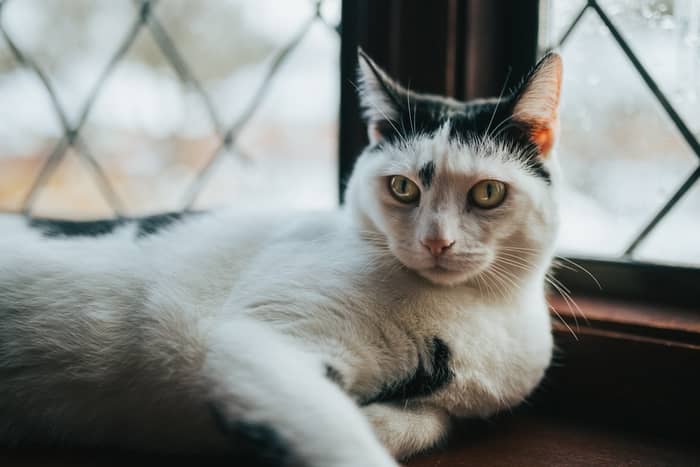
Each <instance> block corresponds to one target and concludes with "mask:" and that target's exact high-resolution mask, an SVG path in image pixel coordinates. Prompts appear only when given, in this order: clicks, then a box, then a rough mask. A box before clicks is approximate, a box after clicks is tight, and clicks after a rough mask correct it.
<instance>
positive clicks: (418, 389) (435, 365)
mask: <svg viewBox="0 0 700 467" xmlns="http://www.w3.org/2000/svg"><path fill="white" fill-rule="evenodd" d="M429 349H430V350H429V354H428V359H427V360H429V363H428V365H426V364H425V363H424V359H420V358H419V363H418V366H417V367H416V369H415V370H414V371H413V373H412V374H411V375H409V376H408V377H406V378H404V379H402V380H399V381H395V382H392V383H389V384H386V385H384V387H383V388H382V390H381V391H380V392H379V394H377V395H375V396H373V397H371V398H370V399H369V400H367V401H366V402H364V405H366V404H372V403H374V402H399V401H405V400H407V399H413V398H417V397H425V396H429V395H431V394H432V393H434V392H435V391H437V390H438V389H440V388H443V387H445V386H447V385H448V384H449V383H450V381H452V378H454V373H453V372H452V370H451V369H450V348H449V347H448V346H447V344H446V343H445V341H443V340H442V339H440V338H439V337H433V339H432V341H430V342H429Z"/></svg>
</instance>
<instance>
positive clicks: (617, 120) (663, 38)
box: [540, 0, 700, 266]
mask: <svg viewBox="0 0 700 467" xmlns="http://www.w3.org/2000/svg"><path fill="white" fill-rule="evenodd" d="M699 21H700V5H699V4H698V2H694V1H687V0H685V1H684V0H675V1H674V0H641V1H623V0H600V1H590V2H586V1H568V0H547V1H542V2H541V29H540V46H541V48H550V47H555V46H560V47H561V52H562V54H563V56H564V59H565V63H566V69H565V77H564V87H563V96H562V99H563V100H562V111H561V120H562V122H561V129H562V132H561V144H560V160H561V162H562V165H563V170H564V174H565V176H566V179H567V183H566V188H565V191H564V199H563V203H562V204H563V210H562V214H563V228H562V234H561V241H562V244H561V250H562V253H564V254H574V255H587V256H594V257H602V258H619V257H621V256H624V257H626V258H631V259H633V260H639V261H644V262H653V263H666V264H685V265H692V266H699V265H700V248H699V247H698V243H697V239H698V236H699V235H700V183H697V180H698V178H699V176H700V167H699V164H698V163H699V162H700V161H699V159H698V157H700V145H699V144H698V141H697V136H698V135H700V112H699V111H698V109H700V105H698V104H699V102H698V99H700V79H699V78H700V76H699V73H700V54H699V53H698V52H699V51H700V22H699Z"/></svg>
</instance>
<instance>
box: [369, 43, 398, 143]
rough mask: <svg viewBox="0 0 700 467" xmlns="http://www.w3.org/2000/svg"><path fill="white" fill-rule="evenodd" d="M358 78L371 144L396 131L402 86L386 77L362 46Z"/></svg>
mask: <svg viewBox="0 0 700 467" xmlns="http://www.w3.org/2000/svg"><path fill="white" fill-rule="evenodd" d="M357 55H358V57H357V61H358V64H359V66H358V70H357V81H358V91H359V96H360V106H361V108H362V115H363V117H364V119H365V122H366V123H367V135H368V136H369V140H370V142H371V143H372V144H375V143H378V142H379V141H381V140H383V139H384V138H385V137H387V136H388V134H389V132H392V131H396V130H395V128H396V126H397V124H398V123H397V122H399V121H400V119H401V112H402V110H403V107H402V105H401V102H402V100H401V99H402V97H401V96H402V95H403V93H405V91H404V89H403V88H402V87H401V86H400V85H399V84H398V83H396V82H395V81H394V80H392V79H391V78H389V76H388V75H387V74H386V72H385V71H384V70H382V69H381V68H379V66H378V65H377V64H376V63H374V61H373V60H372V59H371V58H369V56H368V55H367V54H366V53H365V52H364V50H362V49H361V48H358V49H357Z"/></svg>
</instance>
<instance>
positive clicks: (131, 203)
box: [0, 0, 340, 218]
mask: <svg viewBox="0 0 700 467" xmlns="http://www.w3.org/2000/svg"><path fill="white" fill-rule="evenodd" d="M314 4H315V2H312V1H309V0H289V1H285V2H279V1H276V0H260V1H258V0H256V1H250V0H231V1H227V2H221V1H219V0H206V1H204V0H203V1H201V2H191V1H189V0H169V1H168V2H165V1H163V2H157V3H154V5H156V7H155V8H154V10H153V14H154V15H155V17H156V19H157V21H158V23H159V24H160V26H162V28H163V30H164V31H165V33H166V34H167V35H168V36H169V37H168V38H167V39H166V42H167V41H168V40H172V45H173V47H175V50H176V52H175V54H177V55H179V56H181V57H182V59H183V60H184V62H185V64H186V66H188V67H189V68H190V69H191V71H192V73H193V75H194V76H195V77H196V78H197V80H198V81H199V83H201V90H203V92H204V93H205V94H206V95H207V96H209V100H210V102H211V107H209V106H208V103H207V102H206V101H205V100H203V98H202V95H201V94H200V93H199V92H198V90H197V89H196V87H193V86H191V85H190V84H188V83H186V82H184V81H183V80H182V79H181V78H182V75H181V74H179V73H178V72H177V70H176V67H175V66H173V61H174V60H176V57H175V56H174V55H175V54H173V51H172V50H166V51H165V53H164V51H163V50H162V47H161V46H162V43H158V41H157V40H155V38H154V36H153V34H152V33H153V31H152V30H151V27H152V26H153V24H150V25H149V24H145V25H143V26H142V27H141V30H140V32H139V34H138V35H137V36H136V40H135V41H134V42H133V43H132V44H131V45H130V46H129V48H128V50H127V51H126V53H125V55H124V57H122V59H121V60H120V61H119V62H118V64H117V66H116V67H115V68H114V69H113V71H112V72H111V73H110V75H109V76H108V78H107V80H106V81H105V83H104V86H103V87H102V88H101V90H100V93H99V94H98V97H97V99H96V101H95V103H94V106H93V108H92V110H91V112H90V113H89V114H88V117H87V120H86V123H85V126H84V127H83V129H82V132H81V138H82V140H83V141H84V142H85V144H86V145H87V147H88V148H89V149H90V151H91V153H92V154H93V155H94V157H95V159H96V161H97V162H98V163H99V164H100V166H101V167H102V168H103V170H104V171H105V173H106V176H107V177H108V179H109V180H110V182H111V184H112V185H113V187H114V189H115V191H116V192H117V195H118V196H119V198H120V199H121V200H122V201H123V202H124V204H125V208H126V211H125V214H127V215H140V214H146V213H152V212H156V211H164V210H165V211H170V210H175V209H179V208H181V207H182V206H183V201H184V199H185V193H186V192H187V190H188V188H189V187H190V186H192V184H193V182H194V180H196V178H197V176H198V174H199V172H200V170H202V168H204V167H205V166H206V165H207V163H208V162H209V161H210V159H211V157H212V155H213V154H214V153H215V152H216V151H217V148H219V146H220V144H221V132H222V131H225V130H227V129H228V128H230V127H232V126H233V125H234V123H236V122H237V121H238V119H239V118H240V117H241V116H242V115H243V113H244V111H245V110H246V109H247V108H248V106H249V104H250V103H251V102H252V101H253V96H254V95H255V92H256V90H257V89H259V87H260V85H261V83H262V80H263V77H264V76H265V75H266V73H267V71H268V69H269V67H270V66H271V64H272V63H273V61H274V58H275V57H276V56H277V54H278V52H279V51H280V50H282V49H283V48H284V47H286V45H287V44H288V43H289V42H290V41H291V40H292V39H293V38H294V37H295V36H296V35H297V33H298V32H299V31H300V30H301V29H302V26H304V25H305V24H307V22H308V21H309V20H311V19H312V18H314V15H315V5H314ZM137 10H138V8H136V7H135V3H134V2H130V1H122V2H114V1H111V0H99V1H92V0H46V1H44V0H20V1H11V2H8V4H7V6H6V7H5V8H3V22H2V24H3V25H5V26H7V27H6V29H7V32H8V34H9V35H10V36H11V37H12V38H13V40H14V41H15V42H16V43H17V45H18V47H20V48H21V49H22V50H23V51H25V52H26V53H27V55H29V56H31V57H33V58H35V59H36V62H37V63H39V64H40V66H41V67H42V69H45V70H46V72H47V74H48V76H49V79H50V81H51V82H52V84H53V85H54V86H55V87H56V89H57V93H58V96H59V100H60V102H61V104H62V105H63V106H65V108H66V109H65V110H66V113H67V114H68V117H69V120H71V122H74V121H75V120H76V118H77V116H78V115H79V114H80V110H81V109H82V108H83V106H84V103H85V98H86V96H87V95H88V94H89V91H90V89H92V87H93V85H94V84H95V82H96V80H97V77H98V76H100V73H101V72H102V70H103V69H104V66H105V64H107V63H108V62H109V60H110V59H111V58H112V55H113V54H114V53H115V51H116V50H117V49H118V48H119V47H120V46H121V44H122V43H124V40H125V39H126V37H127V32H128V31H129V30H130V28H131V27H132V25H133V24H134V22H135V21H136V20H137V13H138V11H137ZM321 13H322V15H323V16H324V18H326V19H327V23H328V24H325V23H324V22H323V21H321V20H318V19H317V20H315V24H314V26H313V27H312V28H311V29H310V30H309V31H308V32H307V34H306V35H305V36H304V39H303V41H302V42H301V43H300V44H299V47H298V48H296V49H295V50H294V51H293V52H292V53H291V54H290V55H289V56H288V57H287V60H286V61H285V62H284V63H283V64H282V66H281V67H280V68H279V69H278V70H277V73H276V74H275V76H274V77H273V79H272V81H271V83H270V84H271V85H270V87H269V89H268V91H267V92H266V94H265V95H264V96H263V99H262V100H261V102H260V104H261V106H260V108H259V109H257V110H256V112H254V113H253V118H252V119H251V120H250V122H248V125H246V126H244V127H242V128H241V131H240V132H239V135H238V136H239V138H238V139H237V140H236V144H235V146H234V147H233V148H232V150H231V151H229V152H225V153H224V157H223V158H222V159H221V160H220V161H219V163H217V164H215V170H214V171H213V173H212V174H211V175H212V176H211V178H210V179H209V178H208V179H207V181H208V183H205V184H203V185H202V188H203V190H204V192H203V193H201V194H200V196H198V197H197V198H196V201H197V206H200V207H203V206H207V207H208V206H212V205H221V204H227V205H237V204H239V203H240V204H245V205H247V207H250V206H261V207H263V206H269V207H275V208H276V209H287V208H300V209H308V208H317V207H320V206H324V207H328V206H333V205H335V204H336V203H337V188H336V185H337V182H336V180H337V170H336V165H337V161H336V153H337V131H336V126H337V113H338V111H337V109H338V95H339V90H338V84H339V83H338V81H339V79H338V74H339V66H338V59H339V45H340V41H339V36H338V34H337V33H336V31H335V30H334V29H333V28H332V26H333V25H335V24H337V23H338V22H339V15H340V0H326V1H325V2H324V3H323V5H322V8H321ZM329 25H330V26H329ZM6 97H7V99H6ZM0 99H2V102H3V103H6V102H10V103H12V102H15V103H22V104H23V105H10V106H5V105H3V106H2V107H3V108H2V109H0V123H2V124H0V136H2V137H1V138H0V184H1V185H2V186H1V187H0V210H8V209H14V210H16V209H19V205H20V203H21V200H22V199H24V197H25V196H26V192H27V190H28V189H29V186H31V184H32V182H33V180H34V178H35V177H36V174H37V173H38V170H39V168H40V167H41V165H42V164H43V162H44V161H45V158H46V156H47V154H48V153H49V152H50V151H51V149H52V148H53V146H54V145H55V143H56V141H57V140H58V138H60V136H61V129H60V127H59V126H58V125H57V119H56V115H55V112H54V111H53V109H52V107H51V106H50V102H49V101H48V100H47V99H46V92H45V90H44V89H43V88H42V85H41V83H40V82H39V81H38V80H37V78H36V76H35V75H34V74H33V73H32V72H31V70H26V69H23V68H22V67H20V66H18V64H17V61H16V60H15V59H14V58H13V56H12V54H11V52H10V50H9V48H8V47H7V45H6V44H4V43H3V41H2V39H0ZM29 104H32V105H29ZM300 104H303V105H300ZM8 109H12V111H10V110H8ZM71 154H72V153H71ZM70 159H71V160H72V162H71V161H68V162H65V163H64V164H63V165H61V167H60V168H59V169H58V170H57V172H56V173H55V174H54V176H53V177H52V178H51V179H50V180H49V183H50V185H51V186H50V189H46V190H43V191H42V192H41V194H40V196H39V198H37V205H36V212H41V213H42V214H43V215H51V216H68V217H81V218H84V217H86V216H87V217H94V216H102V215H111V213H110V212H108V210H107V209H105V206H93V204H100V203H103V202H104V200H103V199H100V196H99V190H96V189H90V190H87V189H86V190H82V189H78V188H75V189H72V188H70V187H69V186H68V185H69V184H68V183H63V182H60V180H68V179H69V177H70V175H69V173H68V172H70V171H71V170H74V169H75V170H76V171H78V172H80V174H79V175H76V177H78V179H80V180H83V179H84V178H85V177H88V178H89V177H92V173H91V171H89V170H87V171H86V168H85V167H82V166H81V164H82V162H81V161H79V160H78V159H77V157H76V156H75V154H72V155H71V156H70ZM218 172H221V173H218ZM59 182H60V183H59ZM93 182H94V181H93ZM76 183H78V182H76ZM82 183H83V182H82V181H81V182H79V183H78V185H77V186H82V185H81V184H82ZM94 187H99V185H98V184H96V183H93V188H94ZM79 196H85V197H86V198H85V199H83V200H77V199H76V197H79ZM91 196H95V197H96V198H97V199H95V200H91V199H87V198H88V197H91Z"/></svg>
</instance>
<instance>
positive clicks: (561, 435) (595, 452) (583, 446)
mask: <svg viewBox="0 0 700 467" xmlns="http://www.w3.org/2000/svg"><path fill="white" fill-rule="evenodd" d="M456 428H457V429H456V430H455V433H454V435H453V436H452V437H451V439H450V442H449V443H448V444H447V446H446V448H444V449H442V450H438V451H436V452H432V453H428V454H426V455H424V456H420V457H418V458H416V459H413V460H412V461H410V462H408V463H407V464H406V465H407V467H437V466H451V467H452V466H454V467H458V466H465V467H466V466H471V465H478V466H481V467H496V466H498V467H504V466H509V467H519V466H523V467H526V466H527V467H538V466H543V467H545V466H546V467H549V466H552V465H556V466H562V467H564V466H566V467H568V466H586V467H587V466H592V465H601V466H603V465H635V466H639V467H646V466H649V467H651V466H659V465H673V466H685V465H688V466H690V465H697V460H698V458H700V457H699V456H700V448H698V447H696V446H693V445H691V444H682V443H678V442H674V441H669V440H667V439H664V438H661V437H654V436H648V435H635V434H630V433H628V432H625V431H624V430H611V429H609V428H605V427H604V426H600V425H587V424H583V423H579V422H573V421H571V420H564V419H562V418H560V417H547V416H542V415H536V414H532V413H524V412H521V413H517V414H515V415H509V416H506V417H500V419H499V420H498V421H497V423H491V422H489V423H487V422H481V423H465V424H460V425H458V426H457V427H456Z"/></svg>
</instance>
